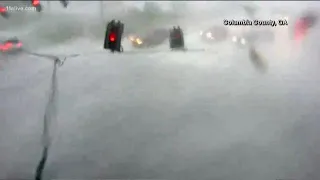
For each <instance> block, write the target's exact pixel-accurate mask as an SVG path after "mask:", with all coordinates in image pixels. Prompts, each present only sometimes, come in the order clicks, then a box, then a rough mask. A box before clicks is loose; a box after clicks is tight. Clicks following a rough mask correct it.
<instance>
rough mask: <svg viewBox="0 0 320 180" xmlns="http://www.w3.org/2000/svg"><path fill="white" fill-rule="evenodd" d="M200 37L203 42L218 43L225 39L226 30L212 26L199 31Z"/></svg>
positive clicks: (226, 35)
mask: <svg viewBox="0 0 320 180" xmlns="http://www.w3.org/2000/svg"><path fill="white" fill-rule="evenodd" d="M200 37H201V39H202V40H203V41H205V42H219V41H223V40H226V39H227V37H228V30H227V28H226V27H223V26H213V27H211V28H209V29H207V30H204V31H200Z"/></svg>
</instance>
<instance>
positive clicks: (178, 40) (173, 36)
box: [169, 26, 184, 49]
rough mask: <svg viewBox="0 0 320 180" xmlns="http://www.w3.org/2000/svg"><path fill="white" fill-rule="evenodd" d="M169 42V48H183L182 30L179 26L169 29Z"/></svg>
mask: <svg viewBox="0 0 320 180" xmlns="http://www.w3.org/2000/svg"><path fill="white" fill-rule="evenodd" d="M169 42H170V48H171V49H183V48H184V36H183V31H182V29H181V28H180V27H179V26H178V27H177V28H176V27H173V28H172V29H171V30H170V37H169Z"/></svg>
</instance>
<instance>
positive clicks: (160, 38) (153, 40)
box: [129, 29, 169, 48]
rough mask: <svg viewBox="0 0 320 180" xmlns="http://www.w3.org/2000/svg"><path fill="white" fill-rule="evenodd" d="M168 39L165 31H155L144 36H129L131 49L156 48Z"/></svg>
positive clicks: (167, 32) (167, 33)
mask: <svg viewBox="0 0 320 180" xmlns="http://www.w3.org/2000/svg"><path fill="white" fill-rule="evenodd" d="M168 38H169V31H168V30H167V29H155V30H153V31H152V32H150V33H148V34H146V35H145V36H139V35H129V40H130V41H131V44H132V46H133V47H137V48H148V47H154V46H158V45H160V44H162V43H164V42H165V41H166V40H167V39H168Z"/></svg>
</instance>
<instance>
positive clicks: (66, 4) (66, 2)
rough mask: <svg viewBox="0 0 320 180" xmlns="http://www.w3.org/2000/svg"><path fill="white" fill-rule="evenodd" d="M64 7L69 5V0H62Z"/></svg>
mask: <svg viewBox="0 0 320 180" xmlns="http://www.w3.org/2000/svg"><path fill="white" fill-rule="evenodd" d="M60 2H61V4H62V6H63V7H65V8H66V7H68V4H69V1H68V0H60Z"/></svg>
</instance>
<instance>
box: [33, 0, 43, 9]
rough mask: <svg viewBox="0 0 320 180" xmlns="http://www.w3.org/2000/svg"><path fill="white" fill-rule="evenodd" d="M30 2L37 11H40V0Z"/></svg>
mask: <svg viewBox="0 0 320 180" xmlns="http://www.w3.org/2000/svg"><path fill="white" fill-rule="evenodd" d="M31 2H32V6H33V7H35V8H36V10H37V12H41V11H42V6H41V3H40V0H32V1H31Z"/></svg>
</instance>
